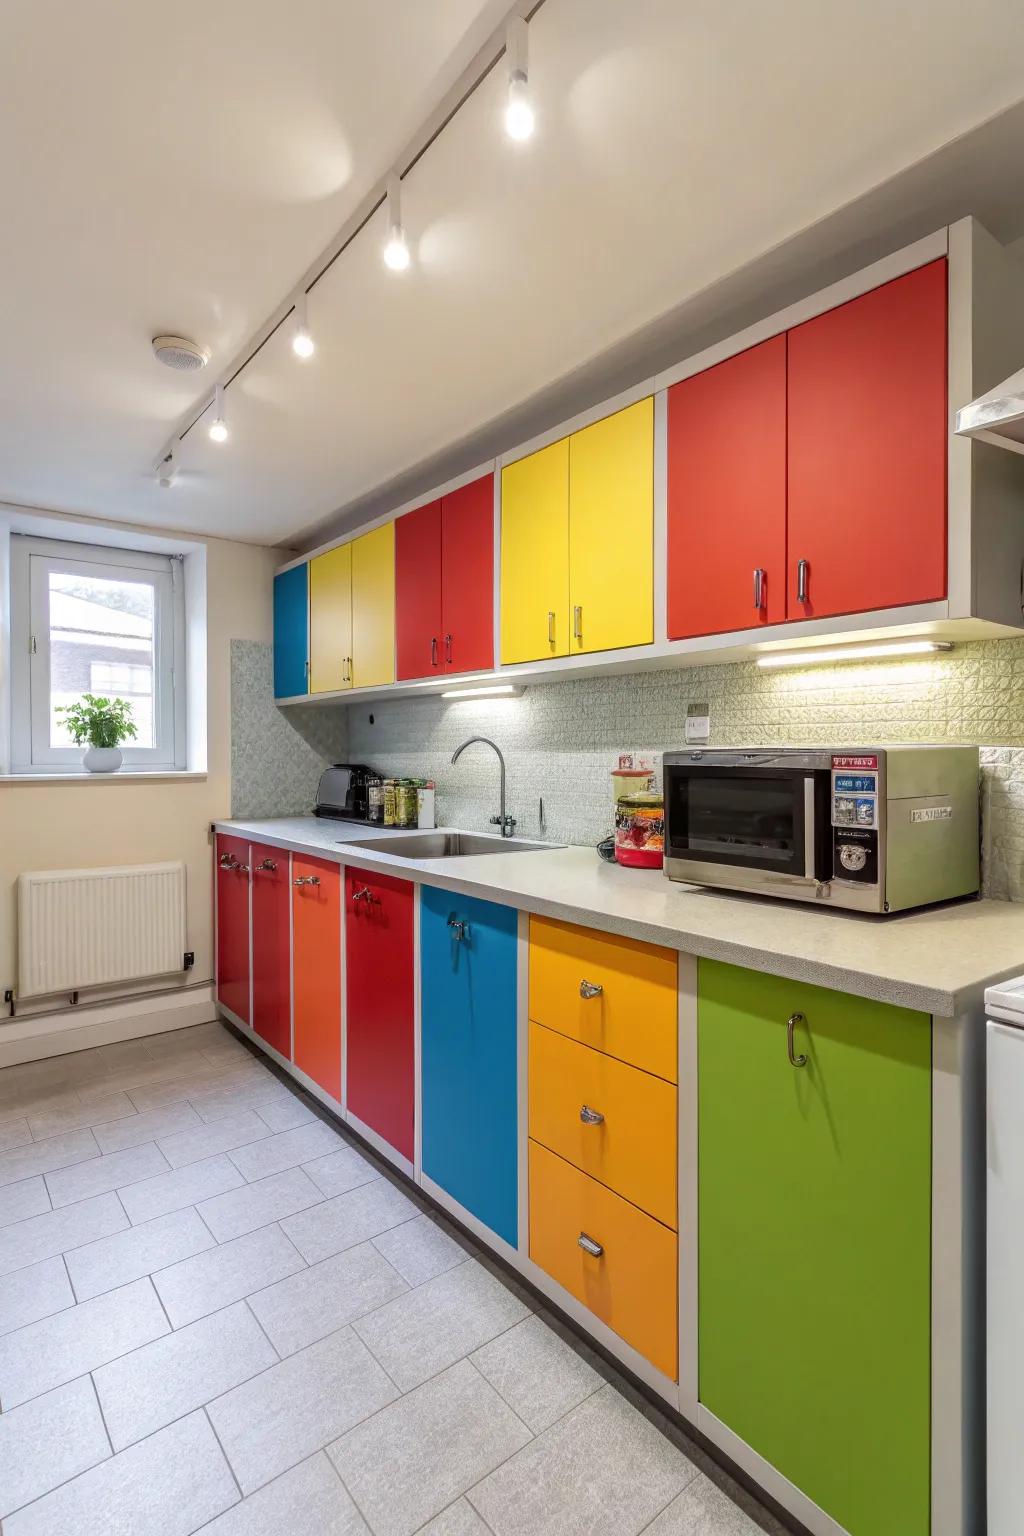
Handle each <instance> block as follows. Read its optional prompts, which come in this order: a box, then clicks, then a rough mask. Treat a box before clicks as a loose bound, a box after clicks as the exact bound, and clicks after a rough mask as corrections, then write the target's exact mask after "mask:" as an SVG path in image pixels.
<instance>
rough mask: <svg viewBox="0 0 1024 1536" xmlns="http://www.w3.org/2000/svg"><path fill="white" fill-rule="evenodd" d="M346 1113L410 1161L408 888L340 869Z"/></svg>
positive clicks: (412, 1072) (412, 1078)
mask: <svg viewBox="0 0 1024 1536" xmlns="http://www.w3.org/2000/svg"><path fill="white" fill-rule="evenodd" d="M345 981H346V1013H345V1023H346V1029H345V1049H346V1061H347V1107H348V1110H349V1113H350V1114H352V1115H354V1116H355V1117H356V1118H357V1119H358V1120H361V1121H362V1123H363V1124H364V1125H366V1126H369V1128H370V1130H372V1131H376V1133H377V1135H378V1136H381V1137H383V1139H384V1140H385V1141H386V1142H387V1143H388V1144H389V1146H392V1147H394V1148H395V1150H396V1151H397V1152H399V1153H401V1155H402V1157H404V1158H406V1159H407V1161H408V1162H410V1163H411V1162H412V1160H413V1153H414V1145H413V1125H414V1120H415V1105H416V1054H415V1024H414V1016H415V1003H414V983H413V887H412V885H411V883H410V882H409V881H408V880H395V879H393V878H392V877H391V876H389V875H369V874H367V873H366V872H365V871H364V870H361V869H346V871H345Z"/></svg>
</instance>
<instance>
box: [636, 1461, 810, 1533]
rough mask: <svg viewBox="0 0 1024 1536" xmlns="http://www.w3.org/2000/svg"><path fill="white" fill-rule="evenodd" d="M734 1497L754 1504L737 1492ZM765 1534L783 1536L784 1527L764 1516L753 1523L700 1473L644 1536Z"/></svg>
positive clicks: (752, 1520) (764, 1514)
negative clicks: (776, 1533) (773, 1533)
mask: <svg viewBox="0 0 1024 1536" xmlns="http://www.w3.org/2000/svg"><path fill="white" fill-rule="evenodd" d="M737 1497H738V1498H742V1499H743V1500H744V1501H745V1502H749V1503H751V1504H752V1503H753V1502H754V1501H753V1500H752V1499H750V1497H749V1495H748V1494H746V1493H744V1492H743V1491H741V1490H739V1489H738V1490H737ZM766 1531H770V1532H779V1533H780V1536H784V1527H783V1526H781V1525H780V1524H779V1522H778V1521H777V1520H774V1519H772V1517H771V1516H770V1515H769V1514H767V1512H765V1513H763V1514H762V1515H761V1517H760V1518H759V1519H757V1520H754V1519H753V1518H752V1517H751V1516H750V1515H748V1514H747V1513H746V1512H745V1511H744V1510H743V1509H741V1508H740V1507H739V1505H738V1504H736V1503H734V1502H733V1500H732V1499H731V1498H729V1496H728V1495H727V1494H725V1493H723V1491H722V1489H721V1488H718V1487H716V1486H715V1484H714V1483H713V1482H712V1481H711V1479H710V1478H708V1477H705V1476H704V1474H703V1472H702V1473H700V1474H699V1476H697V1477H695V1478H694V1479H693V1482H692V1483H690V1484H689V1486H688V1487H686V1488H684V1489H683V1492H682V1493H681V1494H680V1495H679V1497H678V1498H677V1499H673V1500H672V1503H671V1504H670V1505H669V1506H668V1508H667V1509H666V1510H664V1511H663V1512H662V1513H661V1514H660V1515H659V1516H658V1518H657V1519H656V1520H653V1521H652V1522H651V1524H650V1525H649V1526H648V1527H647V1528H646V1530H645V1532H644V1536H764V1533H765V1532H766Z"/></svg>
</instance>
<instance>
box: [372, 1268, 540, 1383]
mask: <svg viewBox="0 0 1024 1536" xmlns="http://www.w3.org/2000/svg"><path fill="white" fill-rule="evenodd" d="M528 1316H529V1313H528V1311H527V1309H526V1307H524V1306H523V1304H522V1302H521V1301H519V1300H518V1298H517V1297H515V1296H513V1295H512V1292H511V1291H509V1290H507V1289H506V1288H505V1286H503V1285H502V1283H501V1281H500V1280H496V1279H495V1278H494V1276H493V1275H491V1274H488V1272H487V1270H486V1269H484V1268H482V1266H481V1265H479V1264H477V1263H476V1261H475V1260H474V1259H467V1260H466V1262H465V1263H464V1264H460V1265H459V1266H458V1268H457V1269H450V1270H448V1271H447V1272H446V1273H445V1274H443V1275H438V1276H436V1278H435V1279H433V1280H428V1281H427V1282H426V1284H425V1285H421V1286H418V1287H417V1288H416V1290H414V1291H407V1292H406V1294H405V1295H404V1296H399V1297H398V1298H397V1300H395V1301H389V1302H388V1303H387V1305H386V1306H383V1307H380V1308H379V1309H378V1310H377V1311H376V1312H371V1313H370V1314H369V1316H368V1317H363V1318H360V1319H359V1321H358V1322H356V1323H353V1325H352V1326H353V1328H354V1329H355V1331H356V1332H357V1333H358V1335H359V1337H360V1338H361V1339H362V1340H363V1342H364V1343H366V1344H367V1345H369V1347H370V1349H371V1350H372V1351H373V1353H374V1355H375V1356H376V1358H377V1359H378V1360H379V1361H380V1363H381V1365H383V1367H384V1369H385V1370H386V1371H387V1373H388V1375H389V1376H390V1377H391V1379H392V1380H393V1381H394V1382H396V1383H397V1384H398V1386H399V1387H401V1389H402V1391H403V1392H407V1391H408V1390H409V1389H410V1387H415V1386H418V1385H419V1383H420V1382H421V1381H426V1379H427V1377H428V1376H435V1375H436V1374H437V1372H438V1371H442V1370H444V1368H445V1366H448V1365H452V1364H453V1363H454V1362H455V1361H456V1360H461V1359H462V1357H463V1356H464V1355H468V1354H469V1353H470V1352H471V1351H472V1350H475V1349H479V1347H480V1345H481V1344H486V1343H487V1342H488V1340H489V1339H493V1338H496V1337H497V1335H498V1334H499V1333H504V1332H505V1330H506V1329H507V1328H512V1327H513V1326H514V1325H515V1324H516V1323H518V1322H520V1321H521V1320H522V1319H523V1318H524V1317H528Z"/></svg>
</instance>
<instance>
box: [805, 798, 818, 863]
mask: <svg viewBox="0 0 1024 1536" xmlns="http://www.w3.org/2000/svg"><path fill="white" fill-rule="evenodd" d="M817 847H818V829H817V826H816V825H815V814H814V776H813V774H808V775H807V777H806V779H804V877H805V879H807V880H813V879H814V878H815V854H816V852H817Z"/></svg>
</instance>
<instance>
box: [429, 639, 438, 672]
mask: <svg viewBox="0 0 1024 1536" xmlns="http://www.w3.org/2000/svg"><path fill="white" fill-rule="evenodd" d="M430 665H431V666H432V667H436V666H437V636H436V635H432V636H431V637H430Z"/></svg>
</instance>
